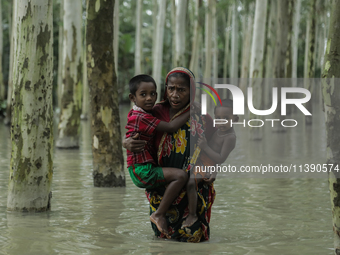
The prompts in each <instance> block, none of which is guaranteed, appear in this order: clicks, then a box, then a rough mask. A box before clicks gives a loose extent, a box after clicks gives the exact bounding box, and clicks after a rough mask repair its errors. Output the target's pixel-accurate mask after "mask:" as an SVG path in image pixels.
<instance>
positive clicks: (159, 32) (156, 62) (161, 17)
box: [152, 1, 166, 101]
mask: <svg viewBox="0 0 340 255" xmlns="http://www.w3.org/2000/svg"><path fill="white" fill-rule="evenodd" d="M165 10H166V1H160V2H159V8H158V16H157V27H156V38H157V40H155V42H156V45H155V52H154V59H153V68H152V76H153V78H154V79H155V81H156V84H158V86H157V93H158V96H157V100H158V101H159V100H160V99H161V98H162V95H161V86H160V85H161V84H162V83H161V75H162V60H163V41H164V23H165Z"/></svg>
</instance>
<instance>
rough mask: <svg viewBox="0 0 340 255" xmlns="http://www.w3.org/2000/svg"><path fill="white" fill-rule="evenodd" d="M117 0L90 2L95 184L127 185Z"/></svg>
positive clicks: (89, 61) (88, 39)
mask: <svg viewBox="0 0 340 255" xmlns="http://www.w3.org/2000/svg"><path fill="white" fill-rule="evenodd" d="M113 5H114V1H105V0H89V1H88V2H87V32H86V45H87V52H88V53H87V68H88V70H87V72H88V74H87V76H88V83H89V88H90V98H91V106H92V107H91V120H92V154H93V181H94V186H95V187H115V186H125V175H124V159H123V152H122V142H121V134H120V121H119V108H118V92H117V78H116V73H115V68H114V54H113V45H112V44H113V27H112V24H113Z"/></svg>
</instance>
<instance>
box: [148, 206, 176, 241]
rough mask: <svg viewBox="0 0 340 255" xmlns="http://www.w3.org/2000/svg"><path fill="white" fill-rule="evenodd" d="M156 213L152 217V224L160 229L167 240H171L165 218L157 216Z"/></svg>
mask: <svg viewBox="0 0 340 255" xmlns="http://www.w3.org/2000/svg"><path fill="white" fill-rule="evenodd" d="M155 214H156V213H155V212H153V213H152V214H151V215H150V220H151V222H152V223H154V224H155V225H156V227H157V228H158V230H159V231H160V232H161V233H163V234H164V235H165V236H166V237H167V238H169V239H170V238H171V237H170V236H169V232H168V226H167V224H166V218H165V216H158V215H155Z"/></svg>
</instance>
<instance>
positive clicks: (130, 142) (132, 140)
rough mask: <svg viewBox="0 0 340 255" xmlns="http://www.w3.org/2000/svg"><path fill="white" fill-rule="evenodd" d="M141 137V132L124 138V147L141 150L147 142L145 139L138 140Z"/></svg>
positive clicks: (135, 150) (136, 150)
mask: <svg viewBox="0 0 340 255" xmlns="http://www.w3.org/2000/svg"><path fill="white" fill-rule="evenodd" d="M138 138H139V134H138V133H137V134H136V135H134V136H132V137H129V138H124V139H123V147H124V148H125V149H127V150H129V151H131V152H141V151H142V150H143V149H144V147H145V144H146V143H147V142H146V141H145V140H137V139H138Z"/></svg>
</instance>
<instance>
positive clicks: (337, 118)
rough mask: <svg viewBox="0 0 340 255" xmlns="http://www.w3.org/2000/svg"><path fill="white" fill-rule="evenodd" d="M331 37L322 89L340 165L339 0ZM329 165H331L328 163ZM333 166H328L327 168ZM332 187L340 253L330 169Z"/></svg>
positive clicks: (336, 203) (331, 145) (339, 248)
mask: <svg viewBox="0 0 340 255" xmlns="http://www.w3.org/2000/svg"><path fill="white" fill-rule="evenodd" d="M332 7H333V8H332V14H331V19H330V26H329V36H328V41H327V49H326V55H325V66H324V70H323V74H322V91H323V100H324V106H325V116H326V137H327V138H326V139H327V163H328V164H333V166H338V167H339V165H340V146H339V145H340V133H339V125H340V101H339V94H340V86H339V84H338V83H339V78H340V57H339V56H340V1H339V0H333V6H332ZM328 166H329V165H328ZM329 170H330V168H328V171H329ZM328 177H329V190H330V196H331V203H332V216H333V231H334V249H335V254H340V200H339V198H340V176H339V172H338V171H334V170H333V171H331V172H329V176H328Z"/></svg>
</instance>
